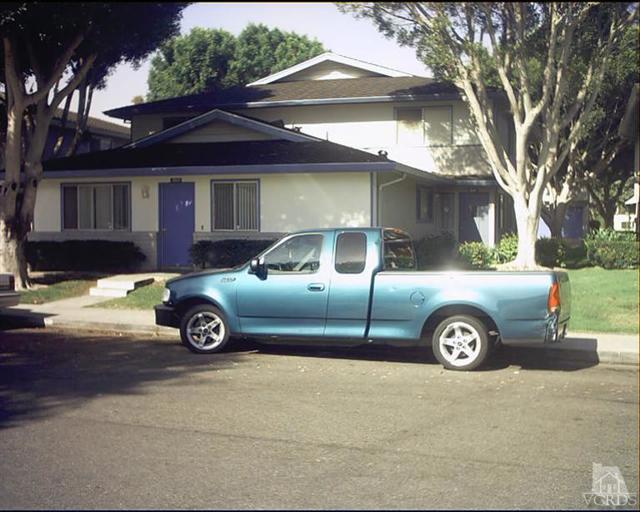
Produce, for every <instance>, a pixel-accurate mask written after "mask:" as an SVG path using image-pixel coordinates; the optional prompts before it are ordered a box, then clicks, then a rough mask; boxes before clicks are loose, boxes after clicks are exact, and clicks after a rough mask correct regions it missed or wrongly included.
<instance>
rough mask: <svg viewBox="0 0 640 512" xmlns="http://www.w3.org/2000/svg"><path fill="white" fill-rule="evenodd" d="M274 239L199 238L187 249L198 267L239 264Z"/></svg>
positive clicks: (257, 252) (263, 248)
mask: <svg viewBox="0 0 640 512" xmlns="http://www.w3.org/2000/svg"><path fill="white" fill-rule="evenodd" d="M274 241H275V240H218V241H212V240H201V241H200V242H196V243H195V244H193V245H192V246H191V248H190V249H189V254H190V256H191V262H192V263H193V264H194V265H195V266H196V267H200V268H229V267H235V266H237V265H241V264H243V263H245V262H247V261H248V260H250V259H251V258H253V257H254V256H256V255H257V254H259V253H260V252H262V251H264V250H265V249H266V248H267V247H269V246H270V245H271V244H272V243H273V242H274Z"/></svg>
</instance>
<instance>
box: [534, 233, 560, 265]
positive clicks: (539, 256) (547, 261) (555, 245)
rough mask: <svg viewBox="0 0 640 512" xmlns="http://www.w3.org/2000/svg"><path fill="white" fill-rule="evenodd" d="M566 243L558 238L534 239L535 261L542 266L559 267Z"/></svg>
mask: <svg viewBox="0 0 640 512" xmlns="http://www.w3.org/2000/svg"><path fill="white" fill-rule="evenodd" d="M565 256H566V244H565V243H564V241H563V240H561V239H558V238H540V239H538V240H536V261H537V262H538V264H539V265H542V266H543V267H559V266H561V265H562V264H563V263H564V261H565Z"/></svg>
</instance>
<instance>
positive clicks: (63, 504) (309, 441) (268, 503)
mask: <svg viewBox="0 0 640 512" xmlns="http://www.w3.org/2000/svg"><path fill="white" fill-rule="evenodd" d="M594 463H598V464H603V465H605V466H617V467H618V468H619V470H620V473H621V475H622V476H623V477H624V479H625V482H626V485H627V488H628V490H629V492H633V493H637V492H638V373H637V370H635V369H634V367H627V368H624V367H607V366H606V365H599V366H594V365H593V364H592V363H591V364H589V363H582V364H578V363H570V362H563V361H553V360H548V359H544V357H541V356H537V357H536V356H535V355H534V354H530V353H528V352H526V351H518V350H515V349H505V350H504V351H503V352H502V353H501V354H500V356H499V357H497V359H496V361H495V363H494V364H493V366H491V367H489V368H487V369H486V370H484V371H480V372H472V373H458V372H450V371H445V370H443V369H442V368H441V367H440V366H439V365H438V364H436V362H435V361H434V360H433V358H432V357H431V356H430V355H429V354H428V353H427V352H421V351H416V350H414V349H411V350H402V349H378V350H374V349H371V348H367V349H360V350H357V349H342V350H339V349H317V348H316V349H313V348H301V347H265V348H262V349H258V350H256V349H255V348H253V347H251V346H249V345H247V344H244V345H240V346H239V347H237V348H236V351H233V352H226V353H223V354H219V355H214V356H197V355H195V354H191V353H190V352H188V351H187V350H186V349H185V348H183V347H182V346H180V345H179V344H177V339H176V338H173V337H157V336H156V337H152V336H147V337H142V336H138V337H132V336H117V335H113V336H109V335H101V334H87V333H83V334H81V335H80V334H74V333H72V332H65V331H55V330H51V329H47V330H40V329H32V330H28V329H16V330H6V331H3V332H2V331H0V475H2V477H1V478H0V508H2V509H12V508H81V509H88V508H89V509H90V508H222V509H225V508H227V509H229V508H234V509H236V508H252V509H255V508H288V509H290V508H296V509H300V508H322V509H326V508H334V509H335V508H368V509H372V508H373V509H378V508H384V509H400V508H403V509H404V508H420V509H424V508H536V509H540V508H584V507H585V506H586V503H585V501H584V498H583V493H589V492H591V487H592V465H593V464H594Z"/></svg>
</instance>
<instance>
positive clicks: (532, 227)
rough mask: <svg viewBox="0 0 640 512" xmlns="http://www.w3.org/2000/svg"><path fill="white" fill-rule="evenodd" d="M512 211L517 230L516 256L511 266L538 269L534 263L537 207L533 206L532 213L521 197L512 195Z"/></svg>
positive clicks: (538, 212) (536, 236) (538, 219)
mask: <svg viewBox="0 0 640 512" xmlns="http://www.w3.org/2000/svg"><path fill="white" fill-rule="evenodd" d="M529 202H531V199H530V200H529ZM513 211H514V214H515V217H516V226H517V228H518V255H517V256H516V259H515V260H514V261H513V264H512V266H513V267H515V268H518V269H522V270H526V269H535V268H539V267H538V264H537V263H536V240H537V239H538V225H539V223H540V211H539V207H538V208H536V207H535V205H534V208H533V211H532V209H531V208H529V206H528V205H527V201H526V200H525V198H524V197H522V195H520V194H514V197H513Z"/></svg>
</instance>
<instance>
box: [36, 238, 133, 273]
mask: <svg viewBox="0 0 640 512" xmlns="http://www.w3.org/2000/svg"><path fill="white" fill-rule="evenodd" d="M25 254H26V257H27V263H28V264H29V266H30V267H31V270H95V271H103V270H108V271H130V270H136V269H137V268H138V267H139V266H140V264H141V263H142V262H143V261H145V260H146V256H145V255H144V254H143V253H142V252H141V251H140V248H139V247H138V246H137V245H135V244H134V243H133V242H115V241H111V240H65V241H63V242H49V241H28V242H27V244H26V248H25Z"/></svg>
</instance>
